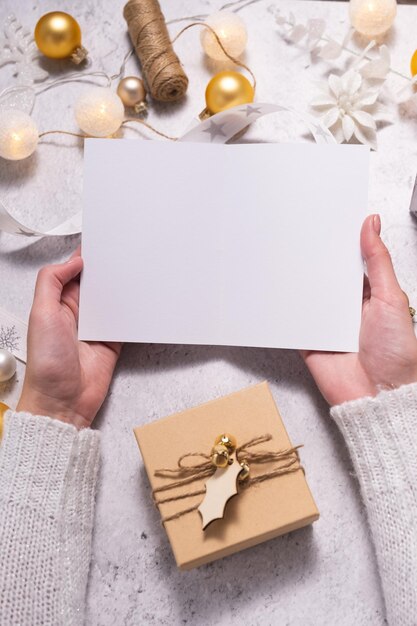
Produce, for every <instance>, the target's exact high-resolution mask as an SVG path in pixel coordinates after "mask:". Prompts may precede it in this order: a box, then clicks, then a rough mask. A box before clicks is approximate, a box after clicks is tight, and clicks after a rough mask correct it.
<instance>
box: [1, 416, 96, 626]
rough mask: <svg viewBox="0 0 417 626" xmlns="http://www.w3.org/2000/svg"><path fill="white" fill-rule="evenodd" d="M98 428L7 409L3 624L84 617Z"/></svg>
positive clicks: (77, 621)
mask: <svg viewBox="0 0 417 626" xmlns="http://www.w3.org/2000/svg"><path fill="white" fill-rule="evenodd" d="M99 444H100V441H99V434H98V433H97V432H94V431H92V430H89V429H86V430H82V431H77V430H76V428H74V426H71V425H69V424H64V423H63V422H60V421H58V420H53V419H50V418H49V417H40V416H33V415H30V414H28V413H12V412H11V411H8V412H7V413H6V415H5V423H4V431H3V441H2V442H1V447H0V625H1V626H15V625H17V624H19V625H20V626H38V625H39V626H40V625H42V626H73V625H77V626H79V625H81V624H83V622H84V608H85V594H86V587H87V579H88V570H89V565H90V556H91V537H92V528H93V514H94V499H95V489H96V481H97V472H98V466H99Z"/></svg>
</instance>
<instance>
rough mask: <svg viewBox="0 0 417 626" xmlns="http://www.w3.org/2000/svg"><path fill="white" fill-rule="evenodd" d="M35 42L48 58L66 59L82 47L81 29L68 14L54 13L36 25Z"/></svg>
mask: <svg viewBox="0 0 417 626" xmlns="http://www.w3.org/2000/svg"><path fill="white" fill-rule="evenodd" d="M35 41H36V45H37V46H38V48H39V50H40V51H41V52H42V54H44V55H45V56H46V57H49V58H50V59H66V58H67V57H69V56H71V54H72V53H73V52H74V51H75V50H76V48H79V47H80V46H81V28H80V26H79V24H78V22H77V21H76V20H75V19H74V18H73V17H72V16H71V15H69V14H68V13H63V12H62V11H52V12H51V13H46V15H43V16H42V17H41V18H40V20H39V21H38V23H37V24H36V27H35Z"/></svg>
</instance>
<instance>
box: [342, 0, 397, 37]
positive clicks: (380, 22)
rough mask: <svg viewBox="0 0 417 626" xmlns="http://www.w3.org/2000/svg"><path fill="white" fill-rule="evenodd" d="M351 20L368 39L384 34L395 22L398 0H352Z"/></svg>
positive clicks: (350, 8) (356, 28) (355, 27)
mask: <svg viewBox="0 0 417 626" xmlns="http://www.w3.org/2000/svg"><path fill="white" fill-rule="evenodd" d="M349 11H350V21H351V22H352V26H353V27H354V29H355V30H357V31H358V33H360V34H361V35H363V36H364V37H366V38H367V39H373V38H374V37H380V36H381V35H384V33H386V32H387V31H388V30H389V29H390V28H391V26H392V24H393V23H394V19H395V16H396V14H397V0H350V7H349Z"/></svg>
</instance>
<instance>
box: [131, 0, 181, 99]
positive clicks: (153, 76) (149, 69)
mask: <svg viewBox="0 0 417 626" xmlns="http://www.w3.org/2000/svg"><path fill="white" fill-rule="evenodd" d="M123 16H124V18H125V20H126V22H127V26H128V30H129V35H130V39H131V40H132V43H133V46H134V48H135V51H136V54H137V55H138V58H139V61H140V63H141V66H142V72H143V75H144V78H145V80H146V83H147V85H148V89H149V91H150V93H151V95H152V97H153V98H155V100H159V101H161V102H175V101H176V100H180V99H181V98H182V97H183V96H184V94H185V92H186V91H187V87H188V78H187V76H186V74H185V72H184V70H183V69H182V67H181V64H180V61H179V59H178V57H177V55H176V54H175V52H174V50H173V48H172V44H171V40H170V37H169V34H168V29H167V26H166V23H165V18H164V15H163V13H162V11H161V7H160V6H159V3H158V0H129V2H128V3H127V4H126V5H125V8H124V10H123Z"/></svg>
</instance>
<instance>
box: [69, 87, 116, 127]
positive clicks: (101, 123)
mask: <svg viewBox="0 0 417 626" xmlns="http://www.w3.org/2000/svg"><path fill="white" fill-rule="evenodd" d="M124 112H125V108H124V106H123V102H122V101H121V99H120V98H119V96H118V95H117V94H116V93H114V92H113V91H111V90H110V89H107V88H106V87H94V88H93V89H89V90H88V91H86V92H85V93H83V94H82V95H81V96H80V97H79V98H78V100H77V101H76V103H75V107H74V113H75V119H76V120H77V123H78V126H79V127H80V128H81V130H82V131H84V132H85V133H86V134H87V135H91V136H92V137H109V136H110V135H113V134H114V133H115V132H116V131H117V130H119V128H120V126H121V124H122V122H123V117H124Z"/></svg>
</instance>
